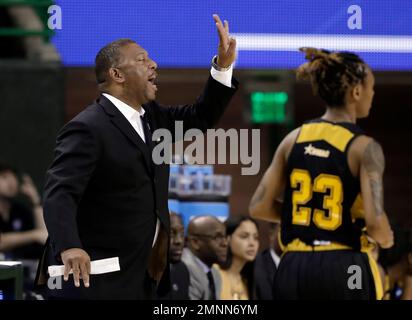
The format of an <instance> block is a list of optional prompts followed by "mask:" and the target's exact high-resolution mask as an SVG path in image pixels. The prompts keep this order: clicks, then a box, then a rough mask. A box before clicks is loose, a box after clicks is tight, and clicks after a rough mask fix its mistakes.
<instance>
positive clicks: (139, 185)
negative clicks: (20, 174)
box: [38, 15, 237, 299]
mask: <svg viewBox="0 0 412 320" xmlns="http://www.w3.org/2000/svg"><path fill="white" fill-rule="evenodd" d="M214 19H215V22H216V27H217V30H218V34H219V47H218V55H217V56H216V57H215V58H214V59H213V61H212V69H211V76H210V77H209V79H208V81H207V83H206V86H205V88H204V91H203V93H202V95H201V96H200V97H199V98H198V100H197V101H196V102H195V103H194V104H192V105H185V106H172V107H165V106H161V105H159V104H158V103H156V102H155V101H154V99H155V96H156V91H157V86H156V85H155V79H156V76H157V72H156V69H157V65H156V63H155V62H154V61H153V60H152V59H150V58H149V56H148V53H147V52H146V51H145V50H144V49H143V48H142V47H140V46H139V45H138V44H136V43H135V42H134V41H132V40H129V39H120V40H117V41H114V42H112V43H110V44H108V45H107V46H105V47H104V48H102V49H101V50H100V52H99V53H98V54H97V56H96V61H95V71H96V77H97V81H98V83H99V89H100V91H101V92H102V95H101V96H100V97H99V98H98V99H97V100H96V102H94V103H93V104H92V105H90V106H89V107H87V108H86V109H85V110H84V111H83V112H81V113H80V114H79V115H77V116H76V117H75V118H74V119H73V120H71V121H70V122H69V123H68V124H66V125H65V126H64V127H63V129H62V130H61V131H60V133H59V135H58V137H57V145H56V149H55V157H54V160H53V163H52V164H51V166H50V168H49V170H48V171H47V175H46V183H45V188H44V218H45V222H46V226H47V229H48V232H49V235H50V239H49V242H48V245H47V247H46V250H45V254H44V255H43V258H42V260H41V263H40V267H39V271H40V272H39V275H38V283H45V280H46V279H45V277H44V271H45V268H46V266H47V265H51V264H62V263H63V264H64V266H65V271H64V279H65V280H66V281H65V282H63V288H62V289H60V290H50V292H49V293H50V294H51V296H56V297H62V298H67V297H74V298H89V299H151V298H153V297H154V296H155V295H154V294H155V292H154V290H155V288H156V287H157V289H158V291H159V293H160V294H161V293H162V292H166V291H167V290H168V289H169V286H170V281H169V271H168V270H169V268H165V267H166V266H167V265H168V258H167V255H168V245H169V229H170V222H169V211H168V205H167V198H168V179H169V166H168V165H167V164H160V165H157V164H155V163H154V162H153V160H152V156H151V155H152V150H153V147H154V142H152V139H151V135H152V133H153V131H154V130H156V129H159V128H162V129H163V128H166V129H168V130H170V132H172V133H173V132H174V131H173V129H174V125H175V121H183V124H184V130H188V129H190V128H198V129H201V130H202V131H206V130H207V129H208V128H211V127H213V126H214V125H215V124H216V123H217V122H218V120H219V118H220V116H221V115H222V114H223V112H224V110H225V108H226V107H227V105H228V103H229V101H230V99H231V97H232V96H233V94H234V93H235V91H236V87H237V82H236V80H234V79H232V76H231V73H232V68H231V66H232V64H233V62H234V60H235V47H236V42H235V40H234V39H232V38H230V37H229V30H228V28H229V27H228V24H227V22H226V21H225V23H224V24H223V23H222V22H221V21H220V19H219V17H218V16H217V15H214ZM110 257H119V261H120V271H117V272H112V273H105V274H99V275H92V276H90V271H91V268H90V261H91V260H96V259H104V258H110ZM71 271H72V272H73V279H70V281H68V282H67V280H68V278H69V272H71ZM70 277H71V276H70ZM80 279H82V280H83V284H84V286H82V285H81V283H80ZM73 284H74V285H73Z"/></svg>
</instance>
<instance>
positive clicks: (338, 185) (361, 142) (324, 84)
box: [249, 48, 393, 300]
mask: <svg viewBox="0 0 412 320" xmlns="http://www.w3.org/2000/svg"><path fill="white" fill-rule="evenodd" d="M301 51H303V52H304V53H305V54H306V59H307V60H308V61H307V62H306V63H305V64H303V65H302V66H300V67H299V68H298V70H297V78H298V79H303V80H309V81H310V82H311V85H312V87H313V90H314V92H315V94H319V96H320V97H321V98H322V99H323V100H324V102H325V103H326V112H325V114H324V115H323V116H322V117H321V118H319V119H314V120H310V121H308V122H306V123H304V124H303V125H302V126H301V127H299V128H297V129H295V130H294V131H292V132H291V133H289V134H288V135H287V136H286V137H285V138H284V140H283V141H282V142H281V143H280V145H279V146H278V149H277V151H276V153H275V155H274V158H273V161H272V163H271V165H270V167H269V168H268V169H267V171H266V173H265V175H264V177H263V179H262V181H261V182H260V184H259V186H258V188H257V190H256V192H255V194H254V195H253V198H252V200H251V203H250V208H249V209H250V213H251V215H252V216H253V217H256V218H261V219H264V220H268V221H273V222H276V221H279V220H280V221H281V240H282V244H283V246H284V254H283V256H282V259H281V262H280V265H279V269H278V271H277V274H276V278H275V299H322V300H323V299H381V298H382V295H383V292H382V291H383V290H382V284H381V280H380V277H379V271H378V268H377V265H376V261H375V260H374V259H373V258H372V257H371V254H370V250H369V248H370V243H368V241H365V237H364V236H363V235H362V229H363V227H364V225H365V224H366V230H367V236H368V237H369V238H372V239H373V240H374V243H376V244H377V245H379V246H380V247H382V248H389V247H391V246H392V244H393V233H392V230H391V227H390V224H389V222H388V218H387V215H386V213H385V210H384V205H383V182H382V175H383V171H384V167H385V159H384V155H383V152H382V148H381V146H380V145H379V144H378V143H377V142H376V141H375V140H374V139H372V138H371V137H368V136H367V135H365V134H364V133H363V131H362V130H361V129H360V128H359V127H358V126H357V125H356V120H357V119H359V118H364V117H367V116H368V114H369V111H370V109H371V104H372V99H373V95H374V89H373V88H374V81H375V80H374V76H373V73H372V71H371V69H370V68H369V67H368V65H367V64H366V63H365V62H364V61H362V60H361V59H360V58H359V57H358V56H357V55H355V54H353V53H348V52H329V51H325V50H318V49H314V48H302V49H301ZM360 214H361V215H362V218H363V221H364V225H362V223H358V220H355V218H356V216H359V215H360ZM366 245H368V246H366Z"/></svg>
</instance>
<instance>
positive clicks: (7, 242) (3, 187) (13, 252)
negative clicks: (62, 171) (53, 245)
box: [0, 164, 47, 259]
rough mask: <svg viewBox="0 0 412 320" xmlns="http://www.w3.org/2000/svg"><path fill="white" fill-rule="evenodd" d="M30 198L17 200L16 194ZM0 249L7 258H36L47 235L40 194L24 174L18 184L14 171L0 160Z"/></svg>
mask: <svg viewBox="0 0 412 320" xmlns="http://www.w3.org/2000/svg"><path fill="white" fill-rule="evenodd" d="M19 191H20V193H21V194H22V195H24V196H26V198H27V200H28V201H29V204H28V205H25V204H24V203H23V202H22V201H17V200H16V197H17V195H18V194H19ZM0 230H1V232H2V236H1V241H0V252H2V253H4V254H5V255H6V258H7V259H38V257H39V256H40V254H41V252H42V248H43V244H44V243H45V241H46V238H47V231H46V227H45V225H44V222H43V209H42V207H41V205H40V196H39V194H38V192H37V190H36V187H35V186H34V184H33V181H32V180H31V178H30V177H29V176H27V175H24V176H23V181H22V184H21V185H20V184H19V180H18V176H17V172H16V171H15V170H14V169H13V168H12V167H11V166H9V165H6V164H0Z"/></svg>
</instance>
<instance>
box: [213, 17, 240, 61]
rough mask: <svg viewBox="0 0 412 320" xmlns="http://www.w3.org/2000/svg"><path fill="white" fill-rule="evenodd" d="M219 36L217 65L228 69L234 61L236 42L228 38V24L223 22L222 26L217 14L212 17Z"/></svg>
mask: <svg viewBox="0 0 412 320" xmlns="http://www.w3.org/2000/svg"><path fill="white" fill-rule="evenodd" d="M213 19H214V20H215V22H216V28H217V32H218V34H219V46H218V57H217V64H218V66H219V67H222V68H227V67H230V66H231V65H232V64H233V62H234V61H235V59H236V40H235V38H231V37H229V23H228V22H227V21H226V20H225V23H224V24H223V23H222V21H221V20H220V18H219V16H218V15H217V14H214V15H213Z"/></svg>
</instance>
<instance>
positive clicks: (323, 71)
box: [296, 48, 367, 107]
mask: <svg viewBox="0 0 412 320" xmlns="http://www.w3.org/2000/svg"><path fill="white" fill-rule="evenodd" d="M299 50H300V51H302V52H304V53H305V58H306V60H308V62H306V63H304V64H302V65H301V66H300V67H299V68H298V69H297V71H296V77H297V78H298V79H301V80H309V81H310V82H311V85H312V88H313V92H314V94H315V95H316V94H319V95H320V97H321V98H322V99H323V100H324V101H325V102H326V103H327V104H328V106H330V107H339V106H343V105H344V104H345V92H346V90H347V89H348V88H349V87H351V86H353V85H356V84H358V83H360V82H363V80H364V79H365V77H366V70H367V65H366V64H365V62H364V61H363V60H362V59H361V58H359V56H357V55H356V54H353V53H349V52H330V51H327V50H323V49H316V48H300V49H299Z"/></svg>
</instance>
